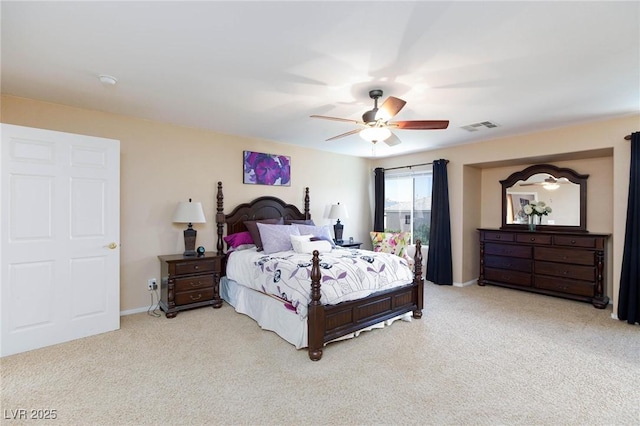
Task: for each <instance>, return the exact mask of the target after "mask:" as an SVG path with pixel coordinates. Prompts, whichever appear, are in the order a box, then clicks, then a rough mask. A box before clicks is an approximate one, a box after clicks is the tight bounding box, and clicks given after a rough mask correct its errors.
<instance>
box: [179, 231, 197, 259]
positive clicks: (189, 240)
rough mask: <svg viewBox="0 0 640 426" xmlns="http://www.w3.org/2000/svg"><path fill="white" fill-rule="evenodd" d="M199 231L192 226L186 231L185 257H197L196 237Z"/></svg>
mask: <svg viewBox="0 0 640 426" xmlns="http://www.w3.org/2000/svg"><path fill="white" fill-rule="evenodd" d="M197 235H198V231H196V230H195V229H193V227H192V225H191V224H189V227H188V228H187V229H185V230H184V253H182V255H183V256H196V255H197V254H198V253H196V236H197Z"/></svg>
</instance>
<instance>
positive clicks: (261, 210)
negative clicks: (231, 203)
mask: <svg viewBox="0 0 640 426" xmlns="http://www.w3.org/2000/svg"><path fill="white" fill-rule="evenodd" d="M216 201H217V208H216V210H217V213H216V225H217V234H218V244H217V250H218V255H222V254H223V253H222V250H223V239H222V238H223V234H224V225H225V224H226V225H227V235H230V234H235V233H236V232H242V231H246V230H247V228H246V226H245V225H244V221H245V220H258V219H277V218H283V219H285V220H287V219H289V220H308V219H311V214H310V213H309V187H306V188H305V189H304V211H302V212H301V211H300V210H299V209H298V208H297V207H296V206H294V205H293V204H287V203H285V202H284V201H282V200H281V199H280V198H277V197H271V196H264V197H258V198H256V199H255V200H253V201H251V202H248V203H243V204H240V205H238V206H236V207H235V208H234V209H233V210H232V211H231V213H229V214H227V215H225V214H224V195H223V193H222V182H218V193H217V195H216Z"/></svg>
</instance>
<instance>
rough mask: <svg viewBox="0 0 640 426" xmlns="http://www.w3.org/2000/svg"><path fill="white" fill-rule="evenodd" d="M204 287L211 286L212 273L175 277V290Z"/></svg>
mask: <svg viewBox="0 0 640 426" xmlns="http://www.w3.org/2000/svg"><path fill="white" fill-rule="evenodd" d="M204 287H213V274H206V275H194V276H191V277H187V278H176V291H189V290H196V289H199V288H204Z"/></svg>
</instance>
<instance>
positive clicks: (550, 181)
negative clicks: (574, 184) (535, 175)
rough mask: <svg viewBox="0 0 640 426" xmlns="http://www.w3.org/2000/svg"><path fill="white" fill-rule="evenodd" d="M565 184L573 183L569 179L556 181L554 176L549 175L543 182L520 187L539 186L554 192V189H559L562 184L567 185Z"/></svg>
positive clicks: (529, 183)
mask: <svg viewBox="0 0 640 426" xmlns="http://www.w3.org/2000/svg"><path fill="white" fill-rule="evenodd" d="M565 183H571V182H570V181H569V180H568V179H567V178H560V179H556V178H554V177H553V176H551V175H549V176H548V177H546V178H545V179H544V180H543V181H540V182H527V183H521V184H520V186H532V185H539V186H542V187H544V188H545V189H549V190H554V189H558V188H559V187H560V185H561V184H565Z"/></svg>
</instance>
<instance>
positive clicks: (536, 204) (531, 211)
mask: <svg viewBox="0 0 640 426" xmlns="http://www.w3.org/2000/svg"><path fill="white" fill-rule="evenodd" d="M522 210H523V211H524V213H525V214H526V215H527V216H529V217H531V216H532V215H536V216H546V215H548V214H549V213H551V207H549V206H547V205H546V204H545V202H544V201H531V202H530V203H529V204H527V205H525V206H524V207H523V208H522Z"/></svg>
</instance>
